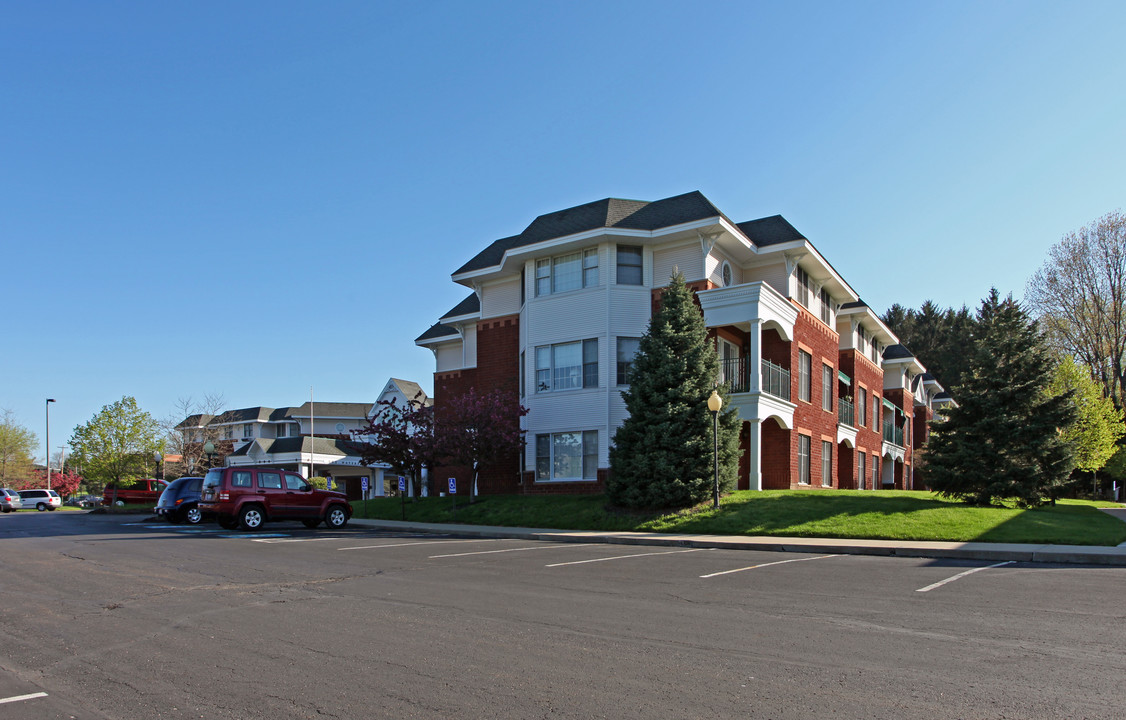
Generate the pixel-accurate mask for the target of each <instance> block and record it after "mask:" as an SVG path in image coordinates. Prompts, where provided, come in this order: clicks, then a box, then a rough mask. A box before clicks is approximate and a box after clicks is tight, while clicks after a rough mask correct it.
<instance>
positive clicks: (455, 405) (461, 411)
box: [435, 388, 528, 502]
mask: <svg viewBox="0 0 1126 720" xmlns="http://www.w3.org/2000/svg"><path fill="white" fill-rule="evenodd" d="M440 402H441V411H440V412H439V413H438V414H437V415H436V416H435V436H436V442H437V450H436V454H437V455H438V456H439V457H440V458H441V459H442V462H443V463H444V464H447V465H455V466H456V465H462V466H466V467H468V468H470V469H471V470H472V472H473V482H472V485H471V487H470V494H469V497H470V502H472V501H473V498H474V497H476V496H477V489H478V488H477V481H478V479H479V478H480V474H481V469H482V468H484V467H488V466H490V465H493V464H495V463H497V462H500V461H503V460H507V459H515V458H517V457H518V456H519V453H520V450H521V449H522V448H523V447H524V431H523V430H521V429H520V418H522V417H524V416H525V415H527V414H528V409H527V408H526V407H524V406H523V405H521V404H520V401H519V398H518V397H517V396H516V392H515V390H507V389H501V388H496V389H493V390H489V391H488V392H480V391H478V390H477V389H476V388H470V389H469V390H468V391H467V392H463V393H459V394H450V395H447V396H445V397H442V398H440Z"/></svg>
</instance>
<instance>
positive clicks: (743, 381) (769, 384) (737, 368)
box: [719, 358, 790, 402]
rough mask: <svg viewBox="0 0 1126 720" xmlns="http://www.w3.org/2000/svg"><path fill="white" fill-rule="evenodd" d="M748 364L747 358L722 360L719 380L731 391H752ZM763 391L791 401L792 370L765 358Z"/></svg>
mask: <svg viewBox="0 0 1126 720" xmlns="http://www.w3.org/2000/svg"><path fill="white" fill-rule="evenodd" d="M748 365H749V363H748V362H747V359H746V358H736V359H734V360H721V361H720V363H719V381H720V382H721V383H724V384H725V385H727V388H728V391H729V392H732V393H745V392H750V391H751V374H750V367H748ZM762 391H763V392H764V393H768V394H770V395H773V396H774V397H776V398H781V399H782V400H786V401H787V402H789V400H790V371H789V370H787V369H785V368H783V367H781V366H779V365H775V364H774V363H772V362H770V361H769V360H763V361H762Z"/></svg>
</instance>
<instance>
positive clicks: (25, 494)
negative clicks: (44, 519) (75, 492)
mask: <svg viewBox="0 0 1126 720" xmlns="http://www.w3.org/2000/svg"><path fill="white" fill-rule="evenodd" d="M20 499H21V500H23V506H24V507H26V508H29V507H34V508H35V509H36V510H38V511H39V512H43V511H44V510H54V509H55V508H57V507H61V506H62V504H63V499H62V498H61V497H59V494H58V493H57V492H55V491H54V490H20Z"/></svg>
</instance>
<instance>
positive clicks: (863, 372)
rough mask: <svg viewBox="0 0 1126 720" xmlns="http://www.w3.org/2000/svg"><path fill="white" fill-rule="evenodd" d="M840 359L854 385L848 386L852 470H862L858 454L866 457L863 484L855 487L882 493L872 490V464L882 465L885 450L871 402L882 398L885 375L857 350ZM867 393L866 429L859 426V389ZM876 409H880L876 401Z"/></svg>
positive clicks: (841, 368) (843, 354) (858, 480)
mask: <svg viewBox="0 0 1126 720" xmlns="http://www.w3.org/2000/svg"><path fill="white" fill-rule="evenodd" d="M837 357H838V358H839V364H840V370H841V372H843V373H844V374H845V375H848V377H849V379H850V380H851V381H852V384H851V385H850V386H849V387H850V389H851V392H852V403H853V406H854V408H855V412H856V449H855V452H854V453H853V456H854V457H853V467H854V468H856V469H857V470H859V467H860V464H859V462H857V461H856V458H855V455H856V454H857V453H864V455H865V456H866V458H865V461H864V474H865V476H866V477H865V478H864V479H863V480H864V481H863V482H861V479H860V478H859V477H857V478H856V480H855V485H854V487H856V488H858V489H859V488H861V487H863V488H864V489H867V490H879V487H878V486H877V487H875V488H873V487H872V461H873V458H875V460H876V462H877V463H878V462H880V453H881V450H882V448H883V434H882V433H883V430H882V429H881V428H879V427H878V426H877V425H876V424H875V423H874V422H873V418H872V398H873V397H876V398H880V397H882V396H883V387H884V372H883V370H881V369H880V368H879V366H877V365H876V364H875V363H873V362H872V361H871V360H870V359H868V357H867V356H866V355H863V354H861V353H859V352H857V351H856V350H841V351H839V352H838V353H837ZM861 388H863V389H864V391H865V393H864V394H865V400H864V402H865V408H864V414H863V416H864V420H865V422H864V425H860V417H861V411H860V405H859V403H860V389H861ZM876 405H877V406H878V405H879V401H878V400H877V402H876Z"/></svg>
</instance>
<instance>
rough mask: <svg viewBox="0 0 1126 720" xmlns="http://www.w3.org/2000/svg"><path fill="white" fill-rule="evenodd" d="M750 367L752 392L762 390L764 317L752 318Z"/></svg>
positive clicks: (748, 361)
mask: <svg viewBox="0 0 1126 720" xmlns="http://www.w3.org/2000/svg"><path fill="white" fill-rule="evenodd" d="M747 367H749V368H750V373H751V377H750V387H749V388H748V389H749V390H750V392H753V393H757V392H762V319H761V318H753V319H752V320H751V355H750V357H749V358H747Z"/></svg>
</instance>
